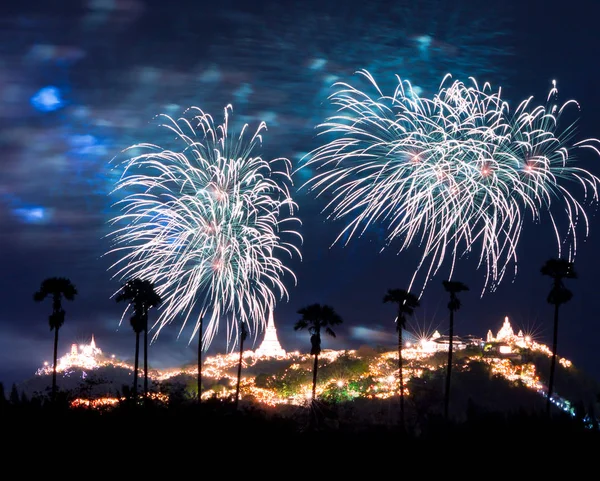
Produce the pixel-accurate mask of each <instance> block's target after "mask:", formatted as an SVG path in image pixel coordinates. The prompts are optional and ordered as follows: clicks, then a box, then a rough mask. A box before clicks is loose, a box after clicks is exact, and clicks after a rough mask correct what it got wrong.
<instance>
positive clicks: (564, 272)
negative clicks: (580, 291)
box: [540, 259, 577, 416]
mask: <svg viewBox="0 0 600 481" xmlns="http://www.w3.org/2000/svg"><path fill="white" fill-rule="evenodd" d="M540 272H541V273H542V275H544V276H548V277H551V278H552V288H551V289H550V293H549V294H548V297H547V301H548V303H549V304H552V305H554V333H553V336H552V362H551V364H550V380H549V381H548V394H547V398H546V414H547V415H548V416H549V415H550V408H551V402H552V393H553V389H554V374H555V370H556V356H557V354H556V349H557V344H558V310H559V307H560V305H561V304H566V303H567V302H569V301H570V300H571V298H572V297H573V293H572V292H571V291H570V290H569V289H567V288H566V287H565V285H564V283H563V279H577V273H576V272H575V266H574V264H573V262H570V261H568V260H567V259H548V260H547V261H546V263H545V264H544V265H543V266H542V268H541V270H540Z"/></svg>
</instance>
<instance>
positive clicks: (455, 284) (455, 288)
mask: <svg viewBox="0 0 600 481" xmlns="http://www.w3.org/2000/svg"><path fill="white" fill-rule="evenodd" d="M443 284H444V289H445V290H446V292H448V293H450V302H448V309H449V310H450V341H449V344H448V367H447V368H446V369H447V372H446V392H445V395H444V417H445V418H446V419H448V407H449V406H450V378H451V376H452V346H453V341H454V313H455V312H456V311H458V310H459V309H460V299H459V298H458V297H457V296H456V294H457V293H459V292H463V291H468V290H469V288H468V287H467V286H466V285H465V284H463V283H462V282H459V281H443Z"/></svg>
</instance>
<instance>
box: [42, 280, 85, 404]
mask: <svg viewBox="0 0 600 481" xmlns="http://www.w3.org/2000/svg"><path fill="white" fill-rule="evenodd" d="M76 295H77V289H76V287H75V286H74V285H73V284H72V283H71V281H70V280H69V279H67V278H66V277H49V278H47V279H44V280H43V281H42V284H41V286H40V290H39V291H37V292H35V293H34V294H33V299H34V300H35V301H36V302H41V301H43V300H44V299H46V297H48V296H52V313H51V314H50V316H49V318H48V321H49V323H50V330H51V331H52V330H53V329H54V358H53V359H54V362H53V363H52V401H54V400H55V399H56V362H57V356H58V330H59V329H60V328H61V327H62V325H63V324H64V322H65V311H64V309H63V308H62V300H63V298H64V299H66V300H68V301H72V300H73V299H75V296H76Z"/></svg>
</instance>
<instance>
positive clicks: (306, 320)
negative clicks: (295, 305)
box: [294, 304, 343, 402]
mask: <svg viewBox="0 0 600 481" xmlns="http://www.w3.org/2000/svg"><path fill="white" fill-rule="evenodd" d="M298 314H300V315H301V316H302V317H301V318H300V320H298V321H297V322H296V324H295V325H294V331H299V330H302V329H307V328H308V333H309V334H310V346H311V347H310V354H311V355H312V356H315V360H314V364H313V382H312V402H314V401H315V396H316V390H317V370H318V368H319V354H321V329H324V330H325V333H326V334H328V335H330V336H331V337H335V332H333V330H332V329H331V326H337V325H339V324H341V323H342V322H343V320H342V318H341V317H340V316H339V315H338V313H337V312H335V310H334V309H333V307H331V306H328V305H321V304H311V305H309V306H307V307H303V308H302V309H300V310H298Z"/></svg>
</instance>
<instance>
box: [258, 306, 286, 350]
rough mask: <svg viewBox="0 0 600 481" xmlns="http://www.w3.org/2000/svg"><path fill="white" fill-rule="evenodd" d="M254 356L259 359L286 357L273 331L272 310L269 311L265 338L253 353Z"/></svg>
mask: <svg viewBox="0 0 600 481" xmlns="http://www.w3.org/2000/svg"><path fill="white" fill-rule="evenodd" d="M255 354H256V355H257V356H259V357H285V355H286V352H285V350H284V349H283V348H282V347H281V344H279V340H278V339H277V331H276V330H275V322H274V321H273V309H271V310H270V311H269V320H268V322H267V330H266V331H265V338H264V339H263V342H262V343H261V345H260V346H259V348H258V349H257V350H256V351H255Z"/></svg>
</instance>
